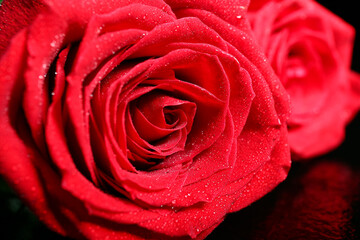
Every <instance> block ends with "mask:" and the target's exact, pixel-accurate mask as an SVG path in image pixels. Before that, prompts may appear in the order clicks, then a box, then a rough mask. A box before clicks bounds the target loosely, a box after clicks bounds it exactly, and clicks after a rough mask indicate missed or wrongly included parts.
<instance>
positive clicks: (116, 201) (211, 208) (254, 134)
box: [0, 0, 290, 239]
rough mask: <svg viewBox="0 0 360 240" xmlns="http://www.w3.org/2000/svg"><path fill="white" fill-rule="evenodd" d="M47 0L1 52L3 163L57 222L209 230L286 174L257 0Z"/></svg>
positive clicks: (279, 96) (103, 231) (43, 214)
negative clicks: (257, 24)
mask: <svg viewBox="0 0 360 240" xmlns="http://www.w3.org/2000/svg"><path fill="white" fill-rule="evenodd" d="M44 4H45V5H46V6H45V7H44V8H42V10H41V11H39V12H38V13H37V14H36V17H35V18H34V19H33V20H32V21H30V22H28V23H27V24H25V25H24V26H23V28H22V30H21V31H20V32H18V33H17V34H16V35H15V36H14V37H13V38H12V40H11V42H10V44H9V45H7V46H6V52H5V53H4V54H3V56H2V58H1V60H0V74H1V76H2V78H1V79H0V81H1V84H0V173H1V175H2V176H3V177H4V178H5V179H6V181H7V182H8V183H9V184H10V185H11V186H12V187H13V188H14V189H15V190H16V192H17V193H18V194H19V196H21V198H22V199H23V200H24V201H25V202H26V203H27V204H28V205H29V206H30V208H31V209H32V210H33V211H34V212H35V213H36V214H37V215H38V216H39V217H40V219H41V220H42V221H44V222H45V223H46V224H47V225H48V226H49V227H50V228H51V229H53V230H54V231H57V232H59V233H60V234H62V235H66V236H70V237H73V238H76V239H84V238H85V239H191V238H193V239H204V238H205V237H206V236H207V235H208V234H210V232H211V231H212V230H213V229H214V228H215V227H216V226H217V225H218V224H220V223H221V221H222V220H223V219H224V217H225V216H226V214H227V213H230V212H234V211H238V210H240V209H242V208H244V207H246V206H248V205H249V204H251V203H252V202H254V201H256V200H257V199H259V198H261V197H262V196H263V195H265V194H266V193H268V192H269V191H271V190H272V189H273V188H274V187H275V186H276V185H277V184H278V183H279V182H281V181H282V180H284V179H285V178H286V176H287V173H288V170H289V167H290V150H289V146H288V144H287V142H288V136H287V125H286V122H287V120H288V114H289V98H288V95H287V93H286V92H285V90H284V88H283V87H282V85H281V83H280V81H279V79H278V78H277V76H276V75H275V73H274V71H273V70H272V68H271V66H270V64H269V63H268V61H267V59H266V58H265V55H264V54H263V53H262V51H261V50H260V48H259V47H258V46H257V44H256V41H255V40H254V39H253V38H252V33H251V29H250V24H249V22H248V20H247V19H246V11H247V7H248V1H245V0H244V1H232V0H228V1H210V2H209V1H200V0H199V1H190V0H189V1H176V0H175V1H171V0H169V1H162V0H136V1H127V0H120V1H119V0H116V1H115V0H114V1H112V0H106V1H104V0H102V1H100V0H99V1H97V0H94V1H55V0H46V1H44ZM2 17H4V15H3V16H2ZM0 35H1V37H2V35H3V33H2V32H0Z"/></svg>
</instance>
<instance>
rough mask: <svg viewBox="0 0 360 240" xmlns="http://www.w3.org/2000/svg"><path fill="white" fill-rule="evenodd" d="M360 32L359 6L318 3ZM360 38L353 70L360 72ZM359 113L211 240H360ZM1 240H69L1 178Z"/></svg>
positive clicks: (344, 2) (348, 2) (346, 1)
mask: <svg viewBox="0 0 360 240" xmlns="http://www.w3.org/2000/svg"><path fill="white" fill-rule="evenodd" d="M318 2H319V3H321V4H322V5H324V6H326V7H327V8H328V9H330V10H331V11H332V12H333V13H335V14H336V15H338V16H340V17H341V18H342V19H344V20H345V21H346V22H348V23H350V24H351V25H353V26H354V27H355V28H356V29H357V30H359V32H360V17H359V15H358V13H357V12H356V11H354V9H356V8H357V6H355V1H351V0H342V1H329V0H320V1H318ZM359 38H360V34H359V33H357V35H356V40H355V47H354V56H353V65H352V68H353V69H354V70H356V71H357V72H360V40H359ZM359 150H360V114H358V115H357V116H356V117H355V119H354V120H353V121H352V122H351V124H350V125H349V126H348V127H347V129H346V139H345V141H344V142H343V144H342V145H341V146H340V147H339V148H338V149H336V150H334V151H333V152H331V153H329V154H327V155H326V156H322V157H321V158H317V159H313V160H311V161H307V162H302V163H293V165H292V168H291V170H290V173H289V176H288V178H287V180H286V181H285V182H283V183H281V184H280V185H279V186H278V187H277V188H276V189H275V190H274V191H273V192H271V193H270V194H268V195H266V196H265V197H264V198H262V199H260V200H259V201H257V202H255V203H253V204H252V205H250V206H249V207H247V208H245V209H243V210H241V211H240V212H237V213H233V214H229V215H228V216H227V218H226V219H225V221H224V222H223V223H222V224H220V226H219V227H218V228H217V229H215V230H214V232H213V233H211V234H210V235H209V236H208V238H207V240H216V239H234V240H235V239H244V240H252V239H270V240H271V239H276V240H281V239H284V240H285V239H308V240H312V239H350V240H355V239H360V151H359ZM0 221H1V222H0V224H1V225H0V236H1V237H0V238H2V239H9V240H10V239H11V240H32V239H34V240H35V239H52V240H57V239H59V240H60V239H62V240H64V239H67V238H63V237H61V236H59V235H57V234H56V233H53V232H51V231H50V230H48V229H47V228H46V227H45V226H44V225H43V224H42V223H41V222H39V221H38V220H37V218H36V217H35V216H34V215H33V214H32V213H31V212H30V211H29V210H28V208H27V207H26V206H24V205H23V204H22V203H21V201H20V200H19V199H18V198H17V197H16V195H15V194H14V193H13V192H12V190H11V189H10V188H9V187H8V186H7V185H6V184H5V182H4V181H2V180H1V179H0Z"/></svg>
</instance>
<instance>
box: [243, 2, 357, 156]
mask: <svg viewBox="0 0 360 240" xmlns="http://www.w3.org/2000/svg"><path fill="white" fill-rule="evenodd" d="M249 19H250V22H251V26H252V29H253V31H254V36H255V38H256V39H257V41H258V44H259V45H260V46H261V48H262V49H263V50H264V52H265V53H266V55H267V57H268V59H269V62H270V63H271V65H272V67H273V69H274V70H275V72H276V74H277V75H278V76H279V78H280V80H281V82H282V83H283V85H284V87H285V89H286V90H287V92H288V93H289V95H290V100H291V112H292V114H291V117H290V120H289V122H288V127H289V143H290V148H291V151H292V154H293V158H294V159H306V158H311V157H315V156H319V155H321V154H325V153H327V152H329V151H330V150H333V149H334V148H336V147H337V146H338V145H339V144H340V143H341V142H342V141H343V139H344V135H345V127H346V125H347V124H348V123H349V122H350V121H351V120H352V119H353V117H354V116H355V115H356V113H357V112H358V111H359V108H360V77H359V74H357V73H355V72H352V71H351V70H350V66H351V56H352V50H353V40H354V29H353V28H352V27H351V26H350V25H349V24H347V23H346V22H344V21H343V20H342V19H340V18H339V17H337V16H336V15H334V14H333V13H331V12H330V11H328V10H327V9H325V8H324V7H323V6H321V5H320V4H318V3H316V2H315V1H312V0H280V1H263V0H254V1H251V4H250V7H249Z"/></svg>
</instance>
